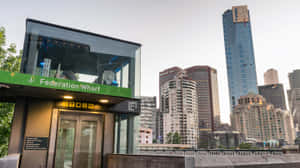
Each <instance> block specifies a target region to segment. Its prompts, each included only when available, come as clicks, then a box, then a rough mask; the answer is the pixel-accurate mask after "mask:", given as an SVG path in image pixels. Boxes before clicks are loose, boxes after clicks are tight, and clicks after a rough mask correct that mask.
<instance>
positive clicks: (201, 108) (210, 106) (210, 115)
mask: <svg viewBox="0 0 300 168" xmlns="http://www.w3.org/2000/svg"><path fill="white" fill-rule="evenodd" d="M185 72H186V75H187V77H188V78H189V79H191V80H193V81H196V83H197V97H198V121H199V129H200V130H201V129H205V130H207V129H209V130H210V131H214V130H215V129H216V128H217V127H219V125H220V123H221V121H220V106H219V88H218V78H217V70H216V69H214V68H211V67H209V66H193V67H190V68H186V69H185Z"/></svg>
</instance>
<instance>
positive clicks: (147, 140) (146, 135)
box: [139, 128, 153, 144]
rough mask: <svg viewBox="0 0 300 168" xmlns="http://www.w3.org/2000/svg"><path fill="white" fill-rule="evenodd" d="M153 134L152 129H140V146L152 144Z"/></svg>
mask: <svg viewBox="0 0 300 168" xmlns="http://www.w3.org/2000/svg"><path fill="white" fill-rule="evenodd" d="M152 135H153V133H152V129H150V128H140V131H139V144H152V141H153V136H152Z"/></svg>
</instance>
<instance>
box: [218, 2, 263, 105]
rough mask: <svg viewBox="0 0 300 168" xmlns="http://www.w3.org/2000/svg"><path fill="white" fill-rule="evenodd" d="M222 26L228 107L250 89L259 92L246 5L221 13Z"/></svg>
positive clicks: (235, 103) (234, 103)
mask: <svg viewBox="0 0 300 168" xmlns="http://www.w3.org/2000/svg"><path fill="white" fill-rule="evenodd" d="M223 30H224V42H225V52H226V63H227V77H228V86H229V95H230V104H231V110H233V108H234V106H235V105H237V104H238V99H239V98H240V96H242V95H246V94H248V93H249V92H252V93H258V90H257V87H256V85H257V77H256V68H255V59H254V50H253V41H252V33H251V24H250V16H249V11H248V8H247V6H233V7H232V10H229V9H228V10H226V11H225V12H224V14H223Z"/></svg>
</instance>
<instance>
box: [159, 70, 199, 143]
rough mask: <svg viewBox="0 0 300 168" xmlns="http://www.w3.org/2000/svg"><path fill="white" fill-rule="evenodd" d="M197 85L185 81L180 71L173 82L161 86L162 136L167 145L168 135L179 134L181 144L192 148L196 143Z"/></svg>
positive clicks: (187, 80)
mask: <svg viewBox="0 0 300 168" xmlns="http://www.w3.org/2000/svg"><path fill="white" fill-rule="evenodd" d="M196 86H197V83H196V82H195V81H193V80H190V79H187V77H186V76H185V73H184V72H183V71H182V72H180V73H178V74H177V75H176V77H175V78H174V79H173V80H169V81H168V82H166V83H164V84H163V85H162V86H161V91H162V92H161V96H162V98H161V100H162V103H163V104H162V107H163V109H162V110H163V136H164V138H163V139H164V143H167V141H168V139H167V137H168V134H169V133H176V132H177V133H179V135H180V137H181V143H182V144H190V145H192V146H193V147H194V148H196V147H197V143H198V104H197V87H196Z"/></svg>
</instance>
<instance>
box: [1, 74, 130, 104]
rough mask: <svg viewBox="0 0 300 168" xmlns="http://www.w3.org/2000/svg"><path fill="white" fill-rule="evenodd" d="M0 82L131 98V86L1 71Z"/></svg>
mask: <svg viewBox="0 0 300 168" xmlns="http://www.w3.org/2000/svg"><path fill="white" fill-rule="evenodd" d="M0 83H5V84H15V85H24V86H31V87H42V88H51V89H59V90H67V91H75V92H84V93H93V94H103V95H110V96H119V97H128V98H131V97H132V95H131V89H130V88H120V87H115V86H109V85H100V84H95V83H86V82H78V81H72V80H66V79H58V78H50V77H43V76H35V75H29V74H23V73H15V72H5V71H0Z"/></svg>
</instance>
